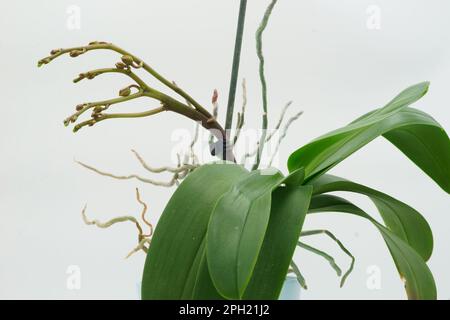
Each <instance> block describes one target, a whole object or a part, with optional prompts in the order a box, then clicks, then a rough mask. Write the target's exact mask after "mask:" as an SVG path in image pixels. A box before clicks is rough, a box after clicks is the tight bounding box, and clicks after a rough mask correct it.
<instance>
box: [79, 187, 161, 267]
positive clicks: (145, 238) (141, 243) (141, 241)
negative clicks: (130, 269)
mask: <svg viewBox="0 0 450 320" xmlns="http://www.w3.org/2000/svg"><path fill="white" fill-rule="evenodd" d="M136 199H137V201H138V202H139V203H140V204H141V205H142V213H141V219H142V221H143V222H144V224H146V225H147V226H148V227H149V232H148V233H147V234H144V232H143V229H142V226H141V224H140V223H139V221H138V220H137V219H136V218H135V217H133V216H120V217H116V218H113V219H111V220H108V221H106V222H101V221H99V220H97V219H94V220H89V219H88V217H87V216H86V209H87V205H85V206H84V208H83V210H82V211H81V216H82V217H83V221H84V223H85V224H87V225H95V226H97V227H98V228H104V229H106V228H109V227H111V226H112V225H114V224H116V223H122V222H127V221H129V222H132V223H134V224H135V225H136V228H137V230H138V245H137V246H136V247H135V248H133V250H131V251H130V253H128V255H127V256H126V257H125V259H127V258H129V257H130V256H132V255H133V254H134V253H136V252H138V251H140V250H142V251H144V252H147V251H148V248H149V245H150V242H151V237H152V235H153V225H152V224H151V223H150V222H149V221H148V220H147V219H146V217H145V214H146V213H147V208H148V207H147V204H146V203H145V202H143V201H142V200H141V196H140V194H139V189H138V188H136ZM146 244H147V246H146Z"/></svg>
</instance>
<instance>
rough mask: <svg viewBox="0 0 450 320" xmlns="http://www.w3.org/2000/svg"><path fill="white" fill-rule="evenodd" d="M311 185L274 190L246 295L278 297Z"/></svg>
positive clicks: (304, 213) (309, 195)
mask: <svg viewBox="0 0 450 320" xmlns="http://www.w3.org/2000/svg"><path fill="white" fill-rule="evenodd" d="M311 193H312V188H311V187H310V186H300V187H294V186H292V187H290V186H287V187H279V188H277V189H275V190H274V191H273V193H272V207H271V213H270V220H269V225H268V227H267V231H266V235H265V238H264V242H263V245H262V248H261V251H260V253H259V257H258V261H257V263H256V266H255V269H254V271H253V275H252V277H251V280H250V282H249V284H248V286H247V289H246V290H245V293H244V299H278V296H279V295H280V292H281V288H282V286H283V283H284V280H285V279H286V274H287V271H288V268H289V264H290V263H291V261H292V256H293V254H294V251H295V246H296V244H297V241H298V238H299V237H300V232H301V230H302V226H303V222H304V220H305V216H306V212H307V210H308V207H309V201H310V199H311Z"/></svg>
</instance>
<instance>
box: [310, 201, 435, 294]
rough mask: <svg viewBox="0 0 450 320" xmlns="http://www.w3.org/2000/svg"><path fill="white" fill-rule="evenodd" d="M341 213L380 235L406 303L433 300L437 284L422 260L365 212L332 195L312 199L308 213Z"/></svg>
mask: <svg viewBox="0 0 450 320" xmlns="http://www.w3.org/2000/svg"><path fill="white" fill-rule="evenodd" d="M316 212H343V213H350V214H354V215H357V216H360V217H363V218H366V219H368V220H369V221H371V222H372V223H373V224H374V225H375V227H377V229H378V230H379V231H380V233H381V235H382V236H383V239H384V241H385V242H386V245H387V246H388V248H389V252H390V253H391V255H392V258H393V260H394V262H395V265H396V267H397V270H398V272H399V273H400V276H401V278H402V279H403V280H404V282H405V289H406V293H407V295H408V299H421V300H422V299H424V300H429V299H436V298H437V293H436V284H435V282H434V279H433V275H432V274H431V271H430V269H429V268H428V266H427V265H426V263H425V261H424V260H423V258H422V257H421V256H420V255H419V254H418V253H417V252H416V251H415V250H414V249H413V248H411V247H410V246H409V245H408V244H407V243H406V242H405V241H403V240H402V239H401V238H399V237H398V236H397V235H395V234H394V233H393V232H392V231H391V230H389V229H388V228H386V227H384V226H383V225H382V224H380V223H378V222H377V221H376V220H375V219H373V218H372V217H371V216H370V215H368V214H367V213H366V212H364V211H363V210H361V209H360V208H359V207H357V206H355V205H354V204H352V203H351V202H349V201H347V200H345V199H343V198H340V197H336V196H332V195H316V196H313V197H312V199H311V205H310V209H309V213H316Z"/></svg>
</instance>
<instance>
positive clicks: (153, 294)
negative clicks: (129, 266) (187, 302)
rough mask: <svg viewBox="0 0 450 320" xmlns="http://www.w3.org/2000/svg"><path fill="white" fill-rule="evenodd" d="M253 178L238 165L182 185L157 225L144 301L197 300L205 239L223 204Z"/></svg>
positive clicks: (209, 170) (199, 172)
mask: <svg viewBox="0 0 450 320" xmlns="http://www.w3.org/2000/svg"><path fill="white" fill-rule="evenodd" d="M247 174H248V172H247V171H246V170H245V169H244V168H242V167H241V166H238V165H234V164H210V165H204V166H202V167H200V168H197V169H196V170H195V171H194V172H192V173H191V174H189V176H188V177H187V178H186V179H185V180H184V181H183V182H182V183H181V185H180V186H179V187H178V188H177V190H176V191H175V193H174V194H173V196H172V198H171V199H170V200H169V202H168V204H167V206H166V208H165V209H164V212H163V214H162V216H161V218H160V220H159V222H158V224H157V227H156V229H155V233H154V236H153V238H152V245H151V246H150V249H149V252H148V254H147V259H146V261H145V267H144V273H143V279H142V298H143V299H181V298H184V299H192V298H193V295H194V288H197V289H196V290H197V291H196V292H197V293H196V294H198V295H200V294H201V292H199V290H200V289H201V288H202V287H204V286H203V285H202V284H199V283H198V282H199V281H201V280H202V279H205V277H204V275H203V274H201V273H200V272H199V270H202V267H204V263H203V261H204V255H205V252H204V251H205V234H206V230H207V226H208V222H209V219H210V216H211V213H212V211H213V208H214V206H215V205H216V203H217V201H218V199H219V198H220V197H221V196H223V194H225V193H226V192H227V191H228V190H229V189H230V187H231V186H232V185H233V184H234V183H236V181H238V180H240V179H242V178H243V177H245V176H246V175H247Z"/></svg>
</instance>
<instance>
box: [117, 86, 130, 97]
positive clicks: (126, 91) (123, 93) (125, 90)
mask: <svg viewBox="0 0 450 320" xmlns="http://www.w3.org/2000/svg"><path fill="white" fill-rule="evenodd" d="M130 93H131V89H130V87H125V88H123V89H122V90H120V91H119V96H121V97H128V96H129V95H130Z"/></svg>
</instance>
